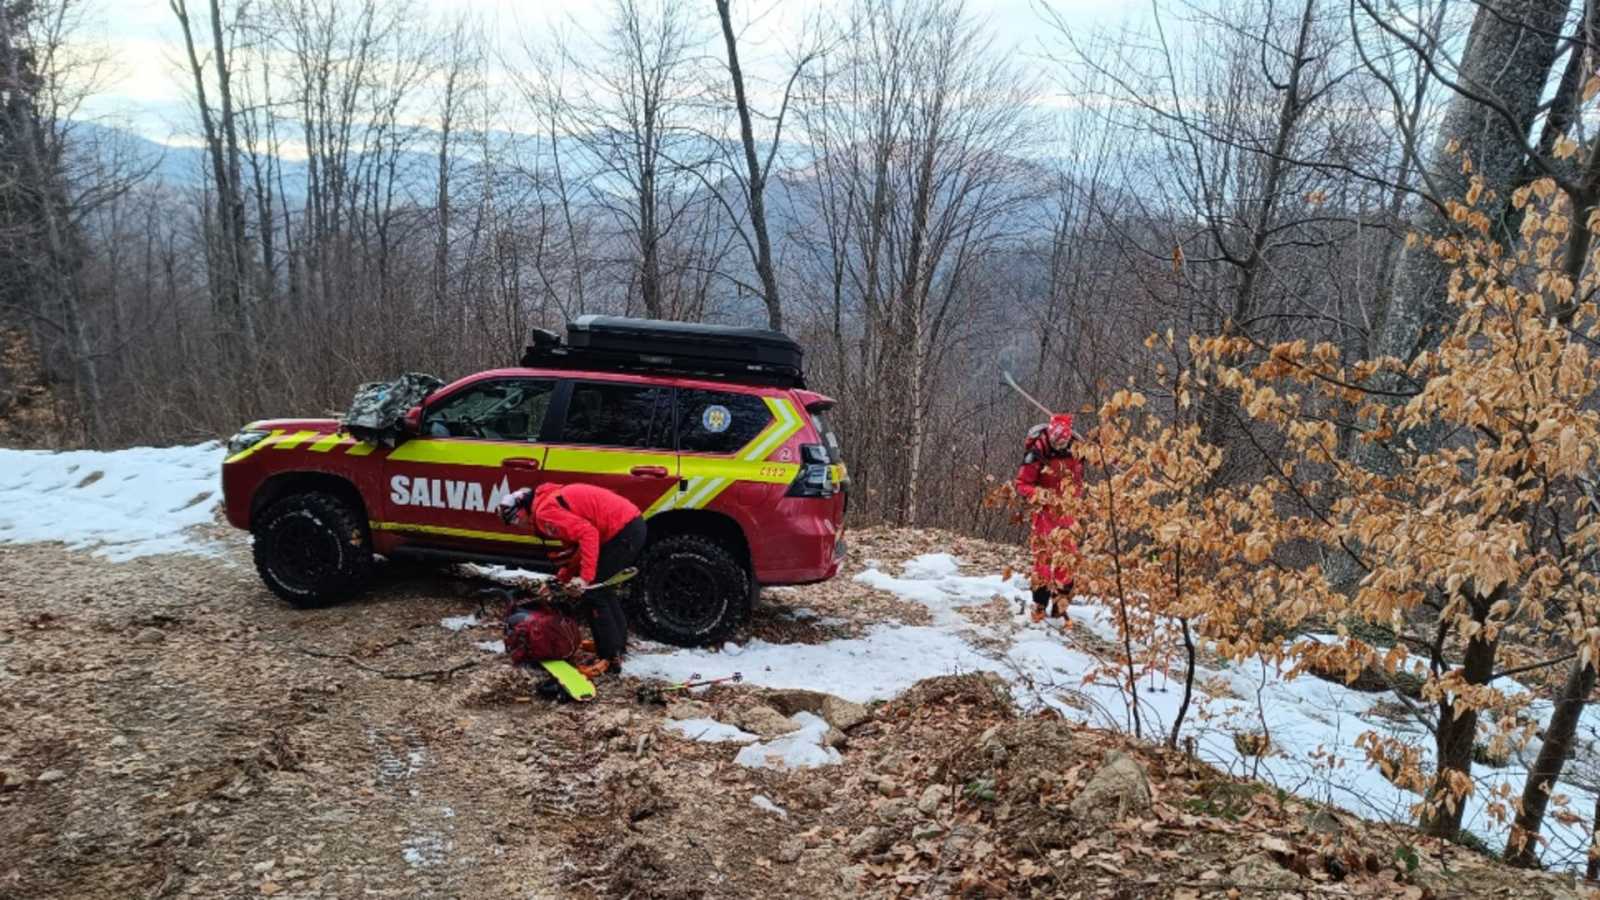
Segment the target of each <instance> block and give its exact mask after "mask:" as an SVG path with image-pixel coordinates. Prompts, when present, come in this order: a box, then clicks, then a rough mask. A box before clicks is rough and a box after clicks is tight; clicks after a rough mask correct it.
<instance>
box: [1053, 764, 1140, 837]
mask: <svg viewBox="0 0 1600 900" xmlns="http://www.w3.org/2000/svg"><path fill="white" fill-rule="evenodd" d="M1149 808H1150V779H1149V778H1148V777H1146V776H1145V773H1144V769H1142V768H1140V766H1139V764H1138V763H1137V762H1135V761H1134V759H1133V757H1131V756H1128V755H1127V754H1125V753H1112V754H1111V755H1110V756H1107V757H1106V760H1105V762H1104V763H1102V764H1101V766H1100V769H1099V771H1097V772H1095V773H1094V777H1092V778H1090V779H1089V783H1088V784H1087V785H1085V786H1084V788H1083V790H1082V791H1080V792H1079V793H1078V796H1076V797H1074V798H1072V814H1073V815H1075V816H1077V817H1079V818H1081V819H1088V820H1090V821H1096V822H1108V821H1114V820H1117V819H1123V818H1127V817H1128V816H1130V815H1132V814H1135V813H1141V812H1144V811H1146V810H1148V809H1149Z"/></svg>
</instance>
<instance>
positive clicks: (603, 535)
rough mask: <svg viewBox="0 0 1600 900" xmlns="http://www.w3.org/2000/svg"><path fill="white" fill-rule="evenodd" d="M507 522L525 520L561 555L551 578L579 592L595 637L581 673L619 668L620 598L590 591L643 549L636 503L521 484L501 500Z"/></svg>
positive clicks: (623, 636) (588, 490)
mask: <svg viewBox="0 0 1600 900" xmlns="http://www.w3.org/2000/svg"><path fill="white" fill-rule="evenodd" d="M500 517H501V518H502V519H504V520H505V522H506V524H508V525H510V524H514V523H516V522H518V521H521V520H522V519H524V518H525V519H527V520H528V521H529V522H530V524H531V525H532V526H533V531H534V533H535V534H538V535H539V536H540V537H544V538H548V539H550V540H553V541H555V542H557V544H558V545H559V547H558V548H557V549H556V550H555V551H554V552H553V554H552V556H553V557H555V558H557V559H563V560H564V562H563V563H562V565H561V568H560V569H559V570H558V571H557V572H556V578H557V580H559V581H560V582H562V584H563V585H564V586H565V587H566V589H567V590H568V591H569V592H570V593H573V594H577V595H580V596H584V598H585V600H586V601H587V602H586V603H585V604H584V606H585V609H586V610H587V614H588V618H589V630H590V632H591V633H592V634H593V635H594V652H595V655H597V656H598V657H599V658H600V661H599V663H598V664H597V665H596V666H592V667H590V666H579V668H580V669H582V670H583V671H584V674H586V675H590V676H593V675H598V674H600V673H601V672H604V671H607V670H608V669H609V670H612V671H618V670H620V669H621V667H622V653H623V650H624V649H625V648H626V646H627V643H628V620H627V617H626V616H625V615H624V614H623V612H622V600H621V598H619V597H618V596H617V591H616V590H615V589H612V588H598V589H592V590H591V588H590V586H591V585H594V584H598V583H600V582H603V581H605V580H606V579H608V578H610V577H611V576H613V575H615V574H617V573H618V572H621V571H622V570H623V569H626V568H628V567H629V566H632V565H633V564H634V562H635V561H636V560H638V558H639V553H640V551H642V550H643V549H644V543H645V537H646V528H645V523H644V516H642V515H641V514H640V513H639V507H637V506H634V505H633V502H632V501H630V500H628V499H627V498H626V497H623V496H621V495H620V494H616V493H613V492H612V491H608V490H606V489H605V488H602V487H595V486H594V485H590V484H541V485H539V487H538V489H537V490H534V491H529V490H528V489H527V488H523V489H521V490H519V491H513V492H512V493H510V494H507V495H506V496H505V497H504V498H502V499H501V501H500Z"/></svg>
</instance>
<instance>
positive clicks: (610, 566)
mask: <svg viewBox="0 0 1600 900" xmlns="http://www.w3.org/2000/svg"><path fill="white" fill-rule="evenodd" d="M645 536H646V529H645V524H644V518H643V517H640V518H637V519H634V520H633V521H632V522H629V523H628V524H627V525H626V526H624V527H623V529H622V530H621V531H619V532H617V535H616V537H613V538H612V539H611V540H609V541H606V542H605V543H604V544H601V545H600V559H599V560H598V561H597V562H596V563H595V568H594V580H595V583H597V584H598V583H599V582H602V581H605V580H606V579H607V578H610V577H611V576H613V575H615V574H617V573H618V572H621V571H622V570H623V569H626V568H628V567H629V566H631V565H633V564H634V563H635V562H637V561H638V559H639V553H640V552H641V551H643V550H644V541H645ZM626 589H627V588H626V587H621V586H619V587H609V588H597V589H595V590H593V591H590V592H589V604H588V605H589V631H590V632H592V633H593V634H594V652H595V653H596V654H597V655H598V656H599V657H600V658H601V659H610V660H614V659H616V658H617V657H619V656H621V655H622V651H623V649H624V648H625V647H627V645H628V617H627V616H626V615H624V614H623V612H622V591H623V590H626Z"/></svg>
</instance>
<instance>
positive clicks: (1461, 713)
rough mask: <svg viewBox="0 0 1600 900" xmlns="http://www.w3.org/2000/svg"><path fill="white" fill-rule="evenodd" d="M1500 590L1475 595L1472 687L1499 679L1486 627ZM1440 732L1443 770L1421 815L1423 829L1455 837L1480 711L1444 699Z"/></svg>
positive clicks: (1469, 650) (1465, 660) (1467, 671)
mask: <svg viewBox="0 0 1600 900" xmlns="http://www.w3.org/2000/svg"><path fill="white" fill-rule="evenodd" d="M1499 596H1500V594H1499V592H1496V593H1495V594H1493V595H1491V596H1490V597H1487V598H1485V597H1476V596H1474V597H1470V598H1467V599H1466V600H1465V601H1463V602H1466V603H1470V604H1471V609H1472V620H1473V621H1474V622H1476V623H1477V624H1478V625H1479V629H1478V631H1477V632H1476V633H1475V634H1474V635H1473V637H1472V638H1471V639H1470V640H1469V641H1467V647H1466V652H1465V653H1464V654H1463V655H1462V661H1461V676H1462V680H1463V681H1464V682H1465V683H1466V684H1467V685H1469V686H1479V685H1486V684H1488V683H1489V680H1490V678H1492V677H1493V675H1494V660H1495V653H1496V651H1497V650H1498V646H1497V642H1496V641H1491V640H1485V639H1484V637H1483V630H1482V625H1483V624H1484V623H1485V622H1486V621H1487V620H1488V618H1489V608H1490V607H1491V606H1492V605H1493V602H1494V601H1495V600H1498V599H1499ZM1438 708H1439V720H1438V724H1437V728H1438V731H1437V733H1436V734H1435V735H1434V742H1435V747H1436V752H1437V762H1438V769H1437V774H1435V775H1434V779H1433V784H1432V785H1431V786H1430V787H1429V789H1428V796H1427V802H1426V803H1425V804H1424V806H1423V811H1422V830H1423V831H1424V832H1425V833H1427V834H1429V835H1432V836H1433V837H1440V838H1454V837H1455V836H1456V834H1457V833H1458V832H1459V831H1460V830H1461V817H1462V815H1463V813H1465V812H1466V803H1465V801H1464V799H1458V798H1457V797H1455V795H1454V782H1456V781H1457V780H1459V779H1468V780H1470V779H1471V777H1472V745H1473V743H1474V742H1475V741H1476V740H1477V738H1478V711H1477V709H1475V708H1473V707H1472V706H1470V705H1467V704H1463V705H1461V706H1460V707H1458V706H1457V705H1456V703H1455V700H1454V699H1452V698H1451V697H1450V696H1445V697H1443V698H1441V699H1440V700H1439V704H1438Z"/></svg>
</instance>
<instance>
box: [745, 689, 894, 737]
mask: <svg viewBox="0 0 1600 900" xmlns="http://www.w3.org/2000/svg"><path fill="white" fill-rule="evenodd" d="M762 697H763V698H764V699H765V700H766V701H767V703H769V704H771V705H772V707H773V708H774V709H776V710H778V711H779V712H781V713H783V714H784V715H786V716H792V715H794V714H795V713H797V712H808V713H811V714H812V715H814V716H819V717H821V718H822V719H824V720H826V721H827V723H828V724H829V725H832V726H833V727H835V728H837V729H839V730H840V731H849V730H850V729H852V728H854V727H856V726H857V725H860V724H861V723H862V722H865V721H866V720H867V719H869V718H871V717H872V714H871V713H869V712H867V708H866V707H865V706H862V705H861V704H859V703H853V702H851V701H849V700H846V699H844V698H843V697H836V696H834V695H833V694H825V693H823V692H821V691H807V690H801V689H798V688H792V689H787V690H776V691H766V692H765V693H763V694H762Z"/></svg>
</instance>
